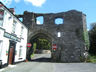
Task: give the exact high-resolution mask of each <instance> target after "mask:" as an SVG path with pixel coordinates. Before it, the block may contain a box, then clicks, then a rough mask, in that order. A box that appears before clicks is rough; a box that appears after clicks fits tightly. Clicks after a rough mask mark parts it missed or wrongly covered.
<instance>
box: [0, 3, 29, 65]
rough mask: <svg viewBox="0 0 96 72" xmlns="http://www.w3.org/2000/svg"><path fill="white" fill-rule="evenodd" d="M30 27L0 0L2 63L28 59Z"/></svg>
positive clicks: (0, 56)
mask: <svg viewBox="0 0 96 72" xmlns="http://www.w3.org/2000/svg"><path fill="white" fill-rule="evenodd" d="M27 31H28V29H27V28H26V27H25V26H24V25H23V24H22V23H21V22H20V20H19V19H17V18H16V16H15V15H14V14H13V13H12V12H11V11H10V10H9V9H8V8H7V7H5V6H4V5H3V4H2V3H1V2H0V61H2V65H5V64H13V63H15V62H20V61H24V60H26V49H27V47H26V44H27Z"/></svg>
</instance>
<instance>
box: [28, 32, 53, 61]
mask: <svg viewBox="0 0 96 72" xmlns="http://www.w3.org/2000/svg"><path fill="white" fill-rule="evenodd" d="M30 43H31V44H32V46H31V47H30V50H29V60H31V61H39V62H45V61H46V62H49V61H50V60H51V49H52V40H51V38H49V37H48V36H47V35H45V34H43V33H38V34H36V35H34V36H33V37H32V38H31V39H30Z"/></svg>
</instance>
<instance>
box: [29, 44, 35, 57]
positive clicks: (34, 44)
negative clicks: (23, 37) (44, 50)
mask: <svg viewBox="0 0 96 72" xmlns="http://www.w3.org/2000/svg"><path fill="white" fill-rule="evenodd" d="M35 51H36V43H33V53H32V54H31V56H30V57H31V58H32V57H33V56H34V53H35Z"/></svg>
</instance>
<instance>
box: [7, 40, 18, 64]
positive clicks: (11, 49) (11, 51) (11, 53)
mask: <svg viewBox="0 0 96 72" xmlns="http://www.w3.org/2000/svg"><path fill="white" fill-rule="evenodd" d="M15 47H16V42H15V41H11V40H10V45H9V53H8V64H13V63H14V59H15Z"/></svg>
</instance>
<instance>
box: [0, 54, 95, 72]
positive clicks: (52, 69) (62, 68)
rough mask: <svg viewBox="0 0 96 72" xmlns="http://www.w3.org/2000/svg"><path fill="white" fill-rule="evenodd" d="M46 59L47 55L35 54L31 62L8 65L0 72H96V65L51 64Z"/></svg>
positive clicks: (48, 56)
mask: <svg viewBox="0 0 96 72" xmlns="http://www.w3.org/2000/svg"><path fill="white" fill-rule="evenodd" d="M37 58H38V59H37ZM48 58H50V55H49V54H40V55H38V54H37V55H35V57H34V58H33V61H31V62H22V63H19V64H15V65H9V66H8V67H6V68H3V69H1V70H0V72H96V63H51V62H50V59H48ZM47 59H48V60H47ZM40 60H42V61H40ZM43 61H44V62H43Z"/></svg>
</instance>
